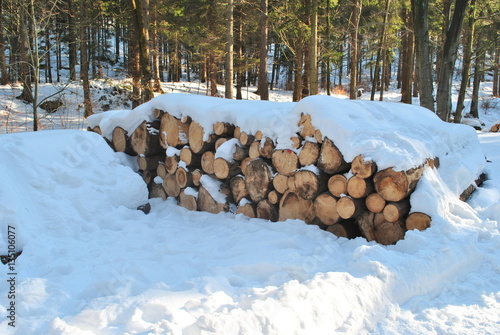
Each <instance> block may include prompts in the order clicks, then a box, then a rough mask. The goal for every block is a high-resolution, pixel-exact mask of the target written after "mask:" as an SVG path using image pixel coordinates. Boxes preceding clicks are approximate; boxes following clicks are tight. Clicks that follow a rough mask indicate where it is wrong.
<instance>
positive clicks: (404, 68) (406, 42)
mask: <svg viewBox="0 0 500 335" xmlns="http://www.w3.org/2000/svg"><path fill="white" fill-rule="evenodd" d="M401 17H402V19H403V22H405V23H406V27H403V28H402V31H401V44H402V55H401V58H402V60H401V102H403V103H406V104H411V103H412V81H413V69H414V67H415V65H414V59H415V54H414V36H413V18H412V16H411V15H410V13H408V10H406V9H402V10H401Z"/></svg>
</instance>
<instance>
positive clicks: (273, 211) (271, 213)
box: [256, 199, 278, 222]
mask: <svg viewBox="0 0 500 335" xmlns="http://www.w3.org/2000/svg"><path fill="white" fill-rule="evenodd" d="M256 215H257V217H258V218H259V219H265V220H269V221H272V222H276V221H278V208H277V206H276V205H275V204H272V203H271V202H270V201H269V200H268V199H262V200H261V201H259V203H258V204H257V209H256Z"/></svg>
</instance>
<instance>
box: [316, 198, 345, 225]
mask: <svg viewBox="0 0 500 335" xmlns="http://www.w3.org/2000/svg"><path fill="white" fill-rule="evenodd" d="M314 213H315V214H316V218H318V220H319V221H321V223H323V224H325V225H333V224H334V223H337V222H338V221H339V219H340V216H339V214H338V212H337V199H335V197H333V196H332V195H331V194H330V193H322V194H320V195H319V196H318V197H317V198H316V199H315V200H314Z"/></svg>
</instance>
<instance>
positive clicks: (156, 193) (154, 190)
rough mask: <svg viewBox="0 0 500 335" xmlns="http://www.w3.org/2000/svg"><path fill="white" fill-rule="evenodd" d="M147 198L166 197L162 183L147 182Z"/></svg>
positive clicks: (164, 198)
mask: <svg viewBox="0 0 500 335" xmlns="http://www.w3.org/2000/svg"><path fill="white" fill-rule="evenodd" d="M149 198H150V199H151V198H162V199H163V200H166V199H167V193H166V192H165V189H164V188H163V185H162V184H157V183H155V182H153V183H150V184H149Z"/></svg>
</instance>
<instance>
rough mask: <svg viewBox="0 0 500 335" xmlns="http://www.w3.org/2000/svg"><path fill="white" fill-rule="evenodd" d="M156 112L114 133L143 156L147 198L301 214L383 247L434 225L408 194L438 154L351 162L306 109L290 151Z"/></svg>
mask: <svg viewBox="0 0 500 335" xmlns="http://www.w3.org/2000/svg"><path fill="white" fill-rule="evenodd" d="M154 115H155V117H157V120H155V121H153V122H146V121H145V122H143V123H142V124H141V125H140V126H139V127H137V129H135V131H133V133H131V134H128V133H127V132H126V131H125V130H123V129H122V128H120V127H116V128H115V129H114V131H113V135H112V139H111V140H109V141H108V143H109V144H110V145H111V146H112V147H113V148H114V150H116V151H120V152H125V153H127V154H131V155H137V163H138V165H139V168H140V173H141V174H142V177H143V178H144V181H145V182H146V183H147V184H148V188H149V192H150V197H160V198H163V199H166V198H167V197H174V198H176V199H177V202H178V204H179V205H180V206H183V207H185V208H187V209H189V210H193V211H195V210H197V211H207V212H210V213H219V212H227V211H233V212H235V213H242V214H244V215H246V216H248V217H256V218H263V219H268V220H271V221H284V220H287V219H300V220H303V221H304V222H306V223H307V224H317V225H319V226H320V227H321V228H322V229H325V230H327V231H329V232H332V233H333V234H335V235H337V236H342V237H347V238H354V237H357V236H363V237H364V238H366V239H367V240H368V241H376V242H378V243H381V244H385V245H387V244H394V243H396V242H397V241H398V240H400V239H402V238H403V237H404V234H405V231H406V230H412V229H419V230H424V229H426V228H428V227H429V226H430V223H431V218H430V217H429V215H427V214H425V213H419V212H412V211H411V204H410V201H409V198H410V195H411V193H412V192H413V191H414V189H415V187H416V185H417V183H418V181H419V179H420V177H421V176H422V173H423V170H424V166H425V165H426V164H427V165H431V166H434V167H437V165H438V160H437V159H433V160H432V159H429V160H428V161H427V162H422V165H420V166H416V167H414V168H412V169H410V170H407V171H396V170H394V169H392V168H387V169H383V170H379V169H378V168H377V165H376V163H375V162H372V161H370V160H369V159H366V158H365V157H364V156H363V155H359V156H357V157H355V158H354V159H353V160H352V161H351V162H347V161H346V160H345V159H344V155H343V154H342V153H341V152H340V150H339V149H338V148H337V146H336V145H335V143H334V142H333V141H332V140H331V139H329V138H328V137H325V136H323V135H322V134H321V132H320V131H319V130H318V129H316V128H315V127H314V126H313V125H312V123H311V117H310V116H309V115H302V117H301V120H300V122H299V126H300V128H299V129H300V132H298V133H297V134H296V136H294V137H293V138H291V139H290V140H291V141H290V143H293V145H291V146H290V148H288V149H283V148H279V149H278V148H276V146H277V143H274V141H273V139H271V138H269V137H266V136H265V135H264V134H263V133H262V132H260V131H257V132H255V133H252V134H250V133H247V132H245V131H242V130H241V129H240V127H238V125H233V124H228V123H224V122H215V123H214V124H213V127H212V129H206V128H204V127H202V126H201V125H200V124H199V123H197V122H196V120H192V119H191V118H183V119H178V118H176V117H174V116H172V115H170V114H169V113H168V112H166V111H161V110H155V112H154ZM91 130H93V131H96V132H99V129H96V128H94V129H91ZM410 213H411V214H410Z"/></svg>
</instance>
